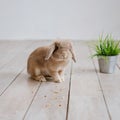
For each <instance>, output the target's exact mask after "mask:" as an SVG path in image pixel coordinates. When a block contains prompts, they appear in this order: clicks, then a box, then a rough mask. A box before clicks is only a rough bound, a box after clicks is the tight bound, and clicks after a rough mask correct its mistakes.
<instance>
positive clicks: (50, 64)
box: [27, 40, 76, 82]
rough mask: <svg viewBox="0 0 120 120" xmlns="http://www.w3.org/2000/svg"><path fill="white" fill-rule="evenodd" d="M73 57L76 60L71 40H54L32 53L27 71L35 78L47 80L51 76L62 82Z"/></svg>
mask: <svg viewBox="0 0 120 120" xmlns="http://www.w3.org/2000/svg"><path fill="white" fill-rule="evenodd" d="M71 58H72V59H73V61H74V62H76V59H75V55H74V52H73V48H72V44H71V42H70V41H67V40H64V41H63V40H58V41H54V42H53V43H52V44H51V45H49V46H43V47H39V48H37V49H36V50H34V51H33V52H32V53H31V54H30V56H29V58H28V61H27V72H28V73H29V74H30V75H31V78H32V79H34V80H38V81H46V80H47V77H48V78H49V77H51V78H52V80H53V81H54V82H62V81H64V70H65V67H66V66H67V64H68V63H69V61H70V59H71Z"/></svg>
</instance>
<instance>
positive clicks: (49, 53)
mask: <svg viewBox="0 0 120 120" xmlns="http://www.w3.org/2000/svg"><path fill="white" fill-rule="evenodd" d="M55 48H56V45H55V42H54V43H53V44H51V45H50V46H49V48H48V51H47V54H46V57H45V60H48V59H49V58H50V57H51V55H52V54H53V52H54V50H55Z"/></svg>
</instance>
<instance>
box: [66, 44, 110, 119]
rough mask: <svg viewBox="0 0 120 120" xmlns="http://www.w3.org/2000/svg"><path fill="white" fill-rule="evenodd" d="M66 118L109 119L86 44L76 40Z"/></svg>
mask: <svg viewBox="0 0 120 120" xmlns="http://www.w3.org/2000/svg"><path fill="white" fill-rule="evenodd" d="M75 48H76V56H77V64H76V65H74V66H73V72H72V78H71V91H70V102H69V112H68V120H109V117H108V113H107V109H106V105H105V102H104V99H103V95H102V92H101V89H100V86H99V82H98V78H97V75H96V72H95V68H94V66H93V64H92V61H91V59H90V54H89V50H88V47H87V46H86V44H84V43H81V42H76V44H75Z"/></svg>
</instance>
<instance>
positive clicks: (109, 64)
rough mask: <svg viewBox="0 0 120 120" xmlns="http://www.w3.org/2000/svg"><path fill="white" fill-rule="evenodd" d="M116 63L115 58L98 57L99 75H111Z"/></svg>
mask: <svg viewBox="0 0 120 120" xmlns="http://www.w3.org/2000/svg"><path fill="white" fill-rule="evenodd" d="M116 62H117V56H98V63H99V69H100V72H101V73H107V74H110V73H113V72H114V70H115V65H116Z"/></svg>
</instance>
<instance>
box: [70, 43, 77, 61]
mask: <svg viewBox="0 0 120 120" xmlns="http://www.w3.org/2000/svg"><path fill="white" fill-rule="evenodd" d="M69 50H70V52H71V54H72V59H73V61H74V62H76V59H75V54H74V52H73V47H72V43H71V42H70V44H69Z"/></svg>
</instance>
